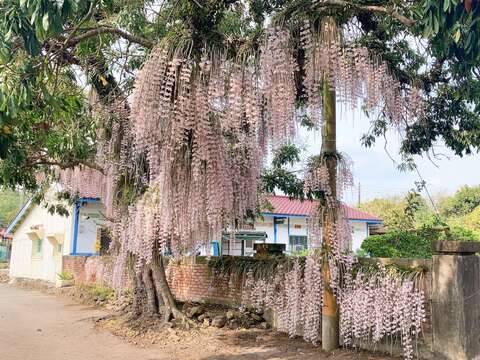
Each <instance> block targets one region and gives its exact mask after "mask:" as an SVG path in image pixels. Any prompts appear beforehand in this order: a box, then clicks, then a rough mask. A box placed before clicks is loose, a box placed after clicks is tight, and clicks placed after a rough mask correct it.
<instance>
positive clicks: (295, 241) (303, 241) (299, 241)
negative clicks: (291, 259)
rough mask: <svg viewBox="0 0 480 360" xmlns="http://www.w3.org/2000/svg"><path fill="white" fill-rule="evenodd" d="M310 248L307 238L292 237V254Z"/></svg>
mask: <svg viewBox="0 0 480 360" xmlns="http://www.w3.org/2000/svg"><path fill="white" fill-rule="evenodd" d="M307 248H308V242H307V237H306V236H300V235H290V252H298V251H302V250H305V249H307Z"/></svg>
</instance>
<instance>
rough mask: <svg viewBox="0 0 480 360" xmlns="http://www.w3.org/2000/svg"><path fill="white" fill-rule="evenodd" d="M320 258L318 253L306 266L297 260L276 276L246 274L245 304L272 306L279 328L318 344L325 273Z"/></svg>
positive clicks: (276, 271)
mask: <svg viewBox="0 0 480 360" xmlns="http://www.w3.org/2000/svg"><path fill="white" fill-rule="evenodd" d="M321 266H322V264H321V258H320V257H319V256H317V255H316V254H315V253H313V252H312V253H310V254H309V255H308V256H307V257H306V261H305V264H304V265H303V264H302V263H301V262H300V260H298V259H295V260H294V263H293V265H292V266H291V268H290V269H289V270H288V269H287V268H286V264H284V265H280V266H278V267H277V268H276V270H275V275H274V276H273V279H265V278H256V277H255V276H254V275H253V273H252V272H250V273H248V274H247V276H246V280H245V284H244V288H243V292H242V302H243V304H244V305H245V306H253V307H256V308H260V309H261V308H269V309H273V310H275V312H276V313H277V328H278V330H279V331H284V332H286V333H288V334H289V335H290V336H292V337H293V336H303V338H304V339H305V340H307V341H310V342H312V343H314V344H317V343H318V341H319V340H320V335H321V312H322V284H323V283H322V276H321Z"/></svg>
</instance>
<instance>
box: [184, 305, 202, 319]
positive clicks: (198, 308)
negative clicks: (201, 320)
mask: <svg viewBox="0 0 480 360" xmlns="http://www.w3.org/2000/svg"><path fill="white" fill-rule="evenodd" d="M204 312H205V310H204V309H203V307H201V306H194V307H192V308H190V310H188V314H187V315H188V317H189V318H193V317H195V316H199V315H202V314H203V313H204Z"/></svg>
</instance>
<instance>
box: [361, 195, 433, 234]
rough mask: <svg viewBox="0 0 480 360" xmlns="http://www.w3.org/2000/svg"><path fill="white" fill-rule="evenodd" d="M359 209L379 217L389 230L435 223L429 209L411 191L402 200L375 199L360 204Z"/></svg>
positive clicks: (424, 202)
mask: <svg viewBox="0 0 480 360" xmlns="http://www.w3.org/2000/svg"><path fill="white" fill-rule="evenodd" d="M359 208H360V209H361V210H363V211H366V212H368V213H371V214H373V215H376V216H378V217H380V218H381V219H382V220H383V222H384V225H385V226H386V227H387V228H388V229H390V230H411V229H413V228H416V227H419V226H422V225H426V224H428V225H434V224H435V223H436V219H435V214H434V212H433V210H432V209H431V207H429V206H428V204H427V202H426V200H425V199H424V198H423V197H421V196H420V195H419V194H418V193H417V192H415V191H413V190H412V191H409V192H408V193H407V194H406V195H405V197H403V198H402V197H400V196H394V197H388V198H377V199H374V200H371V201H367V202H364V203H362V204H361V205H360V207H359Z"/></svg>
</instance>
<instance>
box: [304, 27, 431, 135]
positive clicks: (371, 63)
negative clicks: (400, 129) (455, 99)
mask: <svg viewBox="0 0 480 360" xmlns="http://www.w3.org/2000/svg"><path fill="white" fill-rule="evenodd" d="M327 25H328V24H327ZM346 38H347V37H346V36H343V35H342V34H341V30H340V29H337V28H336V27H335V26H326V25H325V26H323V27H322V30H321V31H320V32H318V33H312V31H311V30H310V25H309V24H306V25H305V26H304V27H303V28H302V30H301V44H302V46H303V48H304V49H305V79H304V84H305V89H306V93H307V96H308V97H309V106H310V107H311V109H310V112H311V114H310V116H311V117H312V119H314V120H316V121H317V122H318V121H319V120H321V111H320V109H321V107H322V103H321V99H320V95H319V94H321V92H322V88H321V86H322V79H324V78H327V79H328V83H329V86H330V87H331V88H332V89H334V90H335V91H336V96H337V101H341V102H345V103H348V104H349V105H350V106H351V108H352V109H355V108H357V107H358V106H359V103H360V102H361V103H362V104H363V105H364V107H365V109H366V110H367V111H368V112H369V113H370V114H372V113H373V114H374V113H383V114H384V115H385V116H386V117H387V118H388V119H390V120H391V121H392V122H393V123H395V124H399V125H400V124H406V123H407V122H411V121H414V120H416V119H419V118H421V117H422V116H423V111H424V110H423V109H424V102H423V99H422V97H421V94H420V91H419V89H417V88H415V87H413V86H412V87H411V89H410V90H408V89H406V88H404V87H403V86H402V85H401V84H400V82H399V81H398V80H397V79H396V78H395V76H394V75H393V74H392V73H391V72H390V71H389V69H388V65H387V63H386V62H384V61H382V60H381V59H378V58H375V57H374V56H372V55H371V54H370V53H369V51H368V49H367V48H366V47H364V46H361V45H358V44H356V43H354V39H349V40H346ZM342 39H343V40H342Z"/></svg>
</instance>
